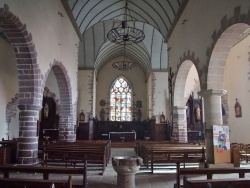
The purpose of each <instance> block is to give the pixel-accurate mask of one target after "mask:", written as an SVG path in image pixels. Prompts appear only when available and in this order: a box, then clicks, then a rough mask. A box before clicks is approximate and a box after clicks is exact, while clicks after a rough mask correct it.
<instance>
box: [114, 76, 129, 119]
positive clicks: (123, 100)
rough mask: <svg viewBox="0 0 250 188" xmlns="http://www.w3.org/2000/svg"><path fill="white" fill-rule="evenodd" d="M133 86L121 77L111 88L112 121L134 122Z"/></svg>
mask: <svg viewBox="0 0 250 188" xmlns="http://www.w3.org/2000/svg"><path fill="white" fill-rule="evenodd" d="M132 91H133V90H132V86H131V84H130V83H129V81H128V80H127V79H126V78H125V77H124V76H119V77H118V78H117V79H116V80H115V81H114V82H113V84H112V85H111V87H110V120H111V121H132V107H133V106H132V96H133V94H132Z"/></svg>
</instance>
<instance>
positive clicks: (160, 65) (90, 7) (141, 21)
mask: <svg viewBox="0 0 250 188" xmlns="http://www.w3.org/2000/svg"><path fill="white" fill-rule="evenodd" d="M186 1H187V0H127V10H128V11H127V14H126V11H125V5H126V0H68V5H69V7H70V9H71V11H72V14H73V16H74V18H75V21H76V23H77V25H78V27H79V30H80V32H81V34H82V37H83V43H82V44H81V46H80V54H81V56H82V58H81V61H80V62H79V69H91V68H95V69H96V70H97V72H98V71H99V70H100V69H101V68H102V67H103V66H104V65H105V63H107V62H109V61H112V59H114V58H116V57H118V56H123V55H124V46H123V45H119V44H114V43H111V42H110V41H109V40H108V39H107V33H108V32H109V31H110V30H111V29H112V28H115V27H118V25H119V24H120V23H121V21H122V20H124V14H126V18H127V20H128V25H129V26H131V27H136V28H138V29H140V30H142V31H143V32H144V34H145V39H144V40H143V41H142V42H141V43H137V44H134V45H127V46H126V54H125V56H127V57H128V58H129V59H131V60H132V61H134V62H136V63H137V64H138V65H139V66H140V67H141V68H142V70H143V71H144V73H145V75H147V74H148V73H149V72H150V71H151V70H159V71H166V70H167V67H168V62H167V44H166V43H165V42H164V41H165V38H166V37H167V35H168V34H169V32H170V31H171V27H172V26H173V24H174V22H175V19H176V17H177V15H178V14H179V11H180V10H181V7H183V6H184V4H185V2H186Z"/></svg>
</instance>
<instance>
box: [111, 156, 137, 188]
mask: <svg viewBox="0 0 250 188" xmlns="http://www.w3.org/2000/svg"><path fill="white" fill-rule="evenodd" d="M141 164H142V158H140V157H138V156H115V157H113V158H112V165H113V168H114V170H115V171H116V172H117V188H135V174H136V172H137V171H138V170H139V169H140V165H141Z"/></svg>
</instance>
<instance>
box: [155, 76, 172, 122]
mask: <svg viewBox="0 0 250 188" xmlns="http://www.w3.org/2000/svg"><path fill="white" fill-rule="evenodd" d="M154 75H155V93H154V98H155V107H154V115H155V116H156V123H160V115H161V114H162V113H163V114H164V115H165V117H166V118H168V117H169V104H170V102H169V91H168V73H167V72H154Z"/></svg>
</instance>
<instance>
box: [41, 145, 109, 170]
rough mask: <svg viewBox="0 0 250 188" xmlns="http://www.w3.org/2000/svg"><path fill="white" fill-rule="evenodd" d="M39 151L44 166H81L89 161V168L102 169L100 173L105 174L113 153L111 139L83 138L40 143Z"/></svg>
mask: <svg viewBox="0 0 250 188" xmlns="http://www.w3.org/2000/svg"><path fill="white" fill-rule="evenodd" d="M39 153H40V157H41V164H42V166H50V165H64V166H65V167H66V168H67V167H70V166H71V167H76V166H78V167H79V166H81V164H82V163H83V162H84V161H87V163H88V170H91V169H92V170H100V169H101V173H100V174H103V173H104V171H105V169H106V167H107V164H108V162H109V159H110V155H111V141H110V140H98V141H88V140H81V141H76V142H71V143H63V142H59V143H50V144H44V145H40V146H39ZM92 167H93V168H92Z"/></svg>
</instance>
